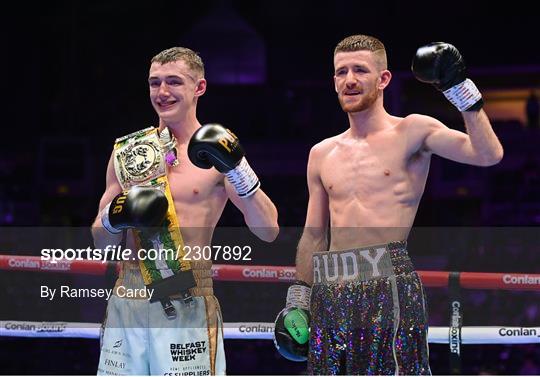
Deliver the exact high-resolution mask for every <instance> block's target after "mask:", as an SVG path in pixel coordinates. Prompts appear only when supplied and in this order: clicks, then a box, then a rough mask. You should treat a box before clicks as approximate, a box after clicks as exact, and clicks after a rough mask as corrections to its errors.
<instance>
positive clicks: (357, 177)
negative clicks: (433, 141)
mask: <svg viewBox="0 0 540 377" xmlns="http://www.w3.org/2000/svg"><path fill="white" fill-rule="evenodd" d="M406 155H407V151H406V148H405V146H402V145H399V143H395V142H394V143H391V144H390V143H388V142H387V143H385V142H384V140H378V141H374V142H371V143H368V142H361V143H355V144H340V145H337V146H336V148H334V149H333V150H332V151H330V153H328V155H327V156H326V157H325V158H324V160H323V163H322V165H321V170H320V176H321V180H322V183H323V185H324V187H325V189H326V192H327V193H328V195H329V197H331V198H335V199H339V198H340V197H349V196H350V195H351V194H353V195H361V196H365V195H377V194H381V193H384V192H391V191H393V190H394V189H395V186H396V185H399V184H400V183H403V182H404V181H405V180H406V179H407V176H408V171H407V156H406Z"/></svg>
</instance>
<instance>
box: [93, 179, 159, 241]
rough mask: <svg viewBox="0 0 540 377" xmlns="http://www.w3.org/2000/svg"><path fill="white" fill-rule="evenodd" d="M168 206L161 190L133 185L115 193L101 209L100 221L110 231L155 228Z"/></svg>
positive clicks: (118, 231)
mask: <svg viewBox="0 0 540 377" xmlns="http://www.w3.org/2000/svg"><path fill="white" fill-rule="evenodd" d="M168 208H169V202H168V200H167V197H166V196H165V194H164V193H163V192H162V191H161V190H159V189H156V188H151V187H133V188H132V189H131V190H129V191H128V192H127V193H126V192H124V193H121V194H119V195H117V196H116V197H115V198H114V199H113V200H112V201H111V202H110V203H109V204H108V205H107V206H106V207H105V208H104V209H103V211H102V212H101V223H102V224H103V227H104V228H105V229H107V230H108V231H109V232H110V233H120V232H121V231H122V230H123V229H128V228H137V229H146V228H155V227H158V226H159V225H161V223H162V222H163V220H164V219H165V216H166V215H167V210H168Z"/></svg>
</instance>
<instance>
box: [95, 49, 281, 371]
mask: <svg viewBox="0 0 540 377" xmlns="http://www.w3.org/2000/svg"><path fill="white" fill-rule="evenodd" d="M148 84H149V89H150V101H151V103H152V106H153V107H154V110H155V111H156V113H157V115H158V117H159V128H158V129H159V135H163V134H162V132H163V131H164V130H165V131H166V129H167V128H168V130H169V131H170V132H171V133H172V135H169V136H171V137H175V138H176V157H177V161H178V162H179V163H178V164H176V163H171V164H170V166H167V171H166V177H167V179H168V184H169V187H170V194H171V196H172V198H173V200H172V202H173V203H174V207H172V208H173V210H172V211H173V212H176V215H177V220H178V223H179V224H180V233H181V236H182V239H183V245H184V246H185V247H191V248H193V247H194V246H198V247H201V248H202V247H204V246H207V245H210V242H211V240H212V234H213V231H214V228H215V226H216V224H217V222H218V220H219V218H220V216H221V214H222V212H223V209H224V207H225V204H226V203H227V200H228V199H230V200H231V201H232V202H233V203H234V205H235V206H236V207H237V208H238V209H239V210H240V211H241V212H242V214H243V216H244V219H245V222H246V224H247V225H248V226H249V228H250V229H251V231H252V232H253V233H254V234H256V235H257V236H258V237H259V238H260V239H262V240H264V241H268V242H271V241H273V240H274V239H275V238H276V237H277V234H278V231H279V228H278V224H277V211H276V208H275V206H274V204H273V203H272V202H271V200H270V199H269V198H268V197H267V196H266V195H265V193H264V192H263V191H262V189H260V188H259V186H260V184H259V181H258V179H257V177H256V175H255V173H254V172H253V171H252V170H251V168H250V167H249V164H248V163H247V161H246V159H245V158H244V157H243V150H242V148H241V147H240V145H239V143H238V139H236V136H235V135H234V134H232V133H231V132H230V131H228V130H227V129H225V128H223V127H222V126H220V125H207V126H203V127H201V124H200V123H199V121H198V120H197V117H196V108H197V101H198V99H199V97H201V96H202V95H203V94H204V93H205V91H206V80H205V79H204V66H203V62H202V60H201V58H200V57H199V56H198V55H197V54H196V53H194V52H193V51H191V50H190V49H187V48H182V47H174V48H171V49H168V50H165V51H162V52H161V53H159V54H158V55H156V56H155V57H154V58H153V59H152V61H151V65H150V72H149V77H148ZM150 131H155V129H150ZM160 137H161V136H160ZM128 139H129V138H128ZM120 140H123V139H120ZM223 140H225V141H226V143H223ZM170 157H172V159H173V160H174V157H175V156H174V155H172V156H171V155H167V156H166V159H167V162H171V161H169V160H168V159H169V158H170ZM115 158H116V157H115V152H113V156H111V159H110V161H109V165H108V168H107V175H106V189H105V193H104V194H103V196H102V198H101V200H100V203H99V214H98V216H97V218H96V220H95V222H94V223H93V225H92V234H93V237H94V241H95V245H96V247H98V248H105V247H106V246H107V245H118V244H119V243H120V242H121V240H122V230H124V229H138V228H140V229H143V228H145V227H154V226H159V224H160V222H162V221H163V218H164V210H165V211H166V209H167V199H166V197H165V196H164V194H163V193H162V192H161V191H160V190H158V189H155V188H152V187H142V188H141V187H133V188H132V189H130V190H129V192H128V193H127V195H122V194H121V191H122V186H121V182H120V181H119V178H118V175H119V173H118V170H117V166H115V164H116V161H115ZM214 167H215V168H214ZM122 174H124V173H121V174H120V175H122ZM116 206H123V207H122V208H123V210H122V211H121V212H120V213H116V212H115V211H114V208H115V207H116ZM171 206H172V205H171ZM134 237H135V236H134V231H133V230H129V231H128V232H127V245H126V247H127V248H130V249H132V250H136V245H135V242H134ZM211 265H212V261H211V260H202V259H201V260H199V261H197V260H194V259H192V260H191V271H192V272H193V275H191V276H193V277H194V280H195V283H196V287H194V288H192V289H190V290H189V292H190V295H192V296H193V298H192V299H190V300H191V302H189V300H186V303H184V302H183V300H181V299H179V298H178V297H176V296H174V295H172V296H171V297H170V300H168V299H167V300H165V301H166V302H168V303H169V305H172V306H169V307H167V308H166V309H167V310H172V315H171V316H169V317H170V318H169V317H168V314H171V313H164V308H165V307H162V306H163V305H161V304H160V302H153V303H151V302H149V301H148V300H147V298H146V297H138V298H121V297H119V295H118V294H116V293H117V292H121V291H120V288H122V291H123V290H125V288H134V289H140V288H144V287H145V282H144V281H143V277H142V276H141V269H140V266H139V262H138V261H123V262H122V270H121V272H120V276H119V278H118V280H117V283H116V288H117V289H115V295H113V296H112V298H111V300H110V301H109V303H108V307H107V319H106V323H105V330H104V334H103V341H102V348H101V355H100V362H99V367H98V374H127V375H148V374H152V375H154V374H160V375H163V374H165V375H177V376H181V375H193V376H197V375H199V376H200V375H210V374H212V375H213V374H224V373H225V356H224V350H223V339H222V322H221V313H220V311H219V304H218V302H217V300H216V298H215V297H214V295H213V290H212V274H211ZM190 273H191V272H190ZM178 293H180V292H178ZM166 314H167V315H166Z"/></svg>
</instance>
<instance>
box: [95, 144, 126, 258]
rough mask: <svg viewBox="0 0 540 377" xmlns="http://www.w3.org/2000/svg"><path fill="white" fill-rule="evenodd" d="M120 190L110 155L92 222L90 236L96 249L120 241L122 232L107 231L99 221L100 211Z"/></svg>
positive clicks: (116, 243)
mask: <svg viewBox="0 0 540 377" xmlns="http://www.w3.org/2000/svg"><path fill="white" fill-rule="evenodd" d="M121 192H122V188H121V187H120V183H119V182H118V179H117V178H116V173H115V171H114V164H113V156H112V155H111V158H110V159H109V164H108V166H107V174H106V178H105V192H104V193H103V196H102V197H101V200H100V201H99V209H98V214H97V216H96V219H95V220H94V223H93V224H92V237H93V238H94V245H95V247H96V248H98V249H105V247H106V246H107V245H118V244H120V242H121V241H122V233H118V234H112V233H110V232H108V231H107V230H106V229H105V228H104V227H103V224H102V223H101V211H102V210H103V208H105V206H106V205H107V204H109V203H110V202H111V201H112V200H113V199H114V197H115V196H116V195H118V194H120V193H121Z"/></svg>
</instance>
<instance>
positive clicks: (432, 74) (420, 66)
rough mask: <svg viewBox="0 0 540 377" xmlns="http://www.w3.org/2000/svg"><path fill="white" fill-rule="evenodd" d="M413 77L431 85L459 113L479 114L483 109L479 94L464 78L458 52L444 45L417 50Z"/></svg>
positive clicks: (462, 65) (465, 72)
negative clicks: (473, 112) (471, 112)
mask: <svg viewBox="0 0 540 377" xmlns="http://www.w3.org/2000/svg"><path fill="white" fill-rule="evenodd" d="M411 70H412V72H413V74H414V76H415V77H416V78H417V79H418V80H420V81H422V82H426V83H429V84H432V85H433V86H435V87H436V88H437V89H439V90H440V91H442V92H443V94H444V96H445V97H446V98H447V99H448V100H449V101H450V102H451V103H452V104H453V105H454V106H456V107H457V108H458V110H459V111H478V110H480V109H481V108H482V106H483V104H484V102H483V101H482V94H481V93H480V91H479V90H478V88H477V87H476V85H474V83H473V82H472V81H471V80H470V79H468V78H467V77H466V74H467V68H466V67H465V62H464V61H463V57H462V56H461V54H460V53H459V51H458V49H457V48H455V47H454V46H452V45H451V44H448V43H444V42H432V43H430V44H428V45H426V46H422V47H420V48H419V49H418V50H417V51H416V55H415V56H414V59H413V61H412V66H411Z"/></svg>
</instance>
